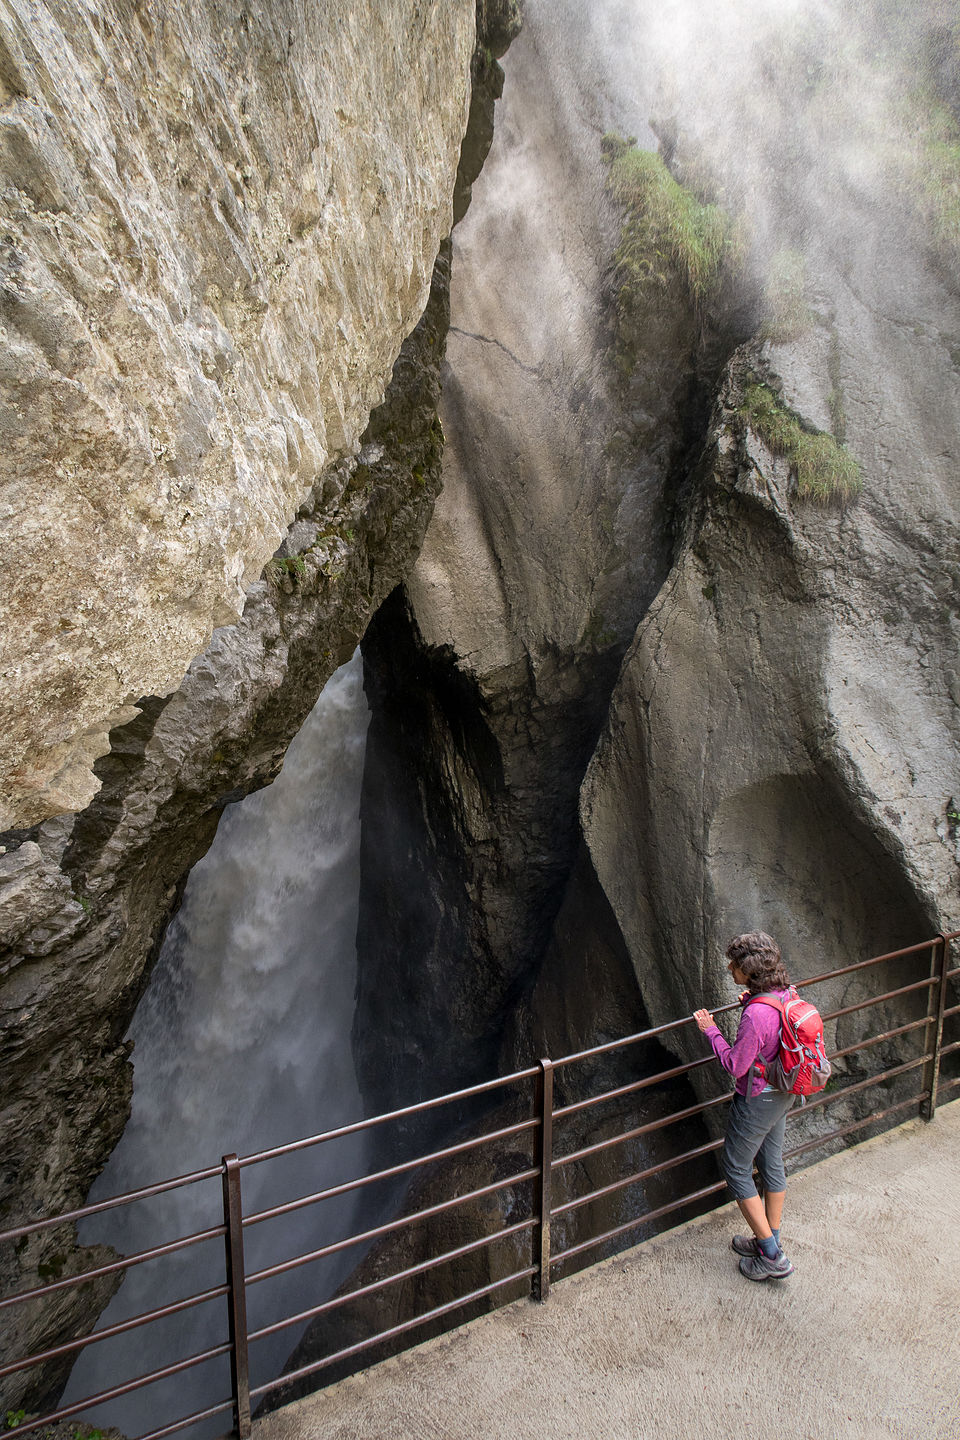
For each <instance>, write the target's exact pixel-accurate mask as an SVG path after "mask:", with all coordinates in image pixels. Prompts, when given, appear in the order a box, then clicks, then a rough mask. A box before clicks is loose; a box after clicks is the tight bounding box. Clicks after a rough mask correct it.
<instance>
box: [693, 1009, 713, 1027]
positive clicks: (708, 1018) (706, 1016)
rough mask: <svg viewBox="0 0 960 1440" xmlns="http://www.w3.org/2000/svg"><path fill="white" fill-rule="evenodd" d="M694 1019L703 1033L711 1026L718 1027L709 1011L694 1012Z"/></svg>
mask: <svg viewBox="0 0 960 1440" xmlns="http://www.w3.org/2000/svg"><path fill="white" fill-rule="evenodd" d="M693 1018H694V1020H696V1022H697V1024H698V1025H699V1027H700V1029H701V1030H703V1031H707V1030H709V1029H710V1027H711V1025H716V1023H717V1022H716V1020H714V1018H713V1016H712V1015H711V1014H710V1011H709V1010H694V1012H693Z"/></svg>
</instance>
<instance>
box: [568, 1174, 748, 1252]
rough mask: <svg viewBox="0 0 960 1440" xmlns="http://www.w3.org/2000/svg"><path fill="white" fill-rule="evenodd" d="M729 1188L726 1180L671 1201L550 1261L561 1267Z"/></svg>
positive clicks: (583, 1241) (574, 1246)
mask: <svg viewBox="0 0 960 1440" xmlns="http://www.w3.org/2000/svg"><path fill="white" fill-rule="evenodd" d="M726 1188H727V1182H726V1180H718V1181H716V1183H715V1184H713V1185H707V1186H706V1187H705V1188H704V1189H703V1190H694V1191H693V1193H692V1194H690V1195H684V1196H683V1197H682V1199H680V1200H674V1201H671V1203H670V1204H669V1205H661V1206H660V1208H659V1209H658V1210H648V1211H647V1212H646V1214H644V1215H638V1216H637V1217H636V1219H634V1220H628V1221H627V1223H626V1224H625V1225H617V1226H616V1227H615V1229H613V1230H605V1231H604V1233H603V1234H602V1235H595V1236H593V1237H592V1238H591V1239H590V1240H582V1241H581V1242H580V1244H579V1245H571V1246H570V1248H569V1249H568V1250H561V1251H560V1253H559V1254H558V1255H554V1257H553V1259H552V1260H551V1261H550V1264H551V1266H553V1265H559V1263H560V1261H561V1260H569V1259H570V1258H571V1256H573V1255H580V1254H581V1253H582V1252H583V1251H584V1250H591V1249H593V1247H594V1246H595V1245H602V1244H603V1242H604V1240H613V1239H614V1238H615V1237H616V1236H617V1235H625V1234H626V1233H627V1231H628V1230H635V1229H636V1228H637V1226H638V1225H646V1224H648V1223H649V1222H650V1221H651V1220H659V1219H660V1218H661V1216H663V1215H670V1214H672V1212H673V1211H674V1210H681V1209H682V1208H683V1206H684V1205H692V1204H694V1203H695V1201H697V1200H704V1199H706V1197H707V1196H708V1195H715V1194H716V1193H717V1191H718V1190H725V1189H726Z"/></svg>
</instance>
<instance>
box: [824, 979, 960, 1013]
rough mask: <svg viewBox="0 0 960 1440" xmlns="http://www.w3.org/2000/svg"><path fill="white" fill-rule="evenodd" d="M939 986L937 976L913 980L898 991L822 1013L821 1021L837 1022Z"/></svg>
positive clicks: (889, 991)
mask: <svg viewBox="0 0 960 1440" xmlns="http://www.w3.org/2000/svg"><path fill="white" fill-rule="evenodd" d="M939 984H940V978H939V976H937V975H934V976H933V977H932V978H930V977H928V978H927V979H926V980H914V982H913V984H911V985H901V987H900V989H899V990H887V991H885V992H884V994H883V995H871V996H870V998H869V999H868V1000H858V1001H857V1003H856V1005H845V1006H844V1007H843V1009H842V1010H827V1011H824V1013H823V1015H822V1016H821V1019H822V1020H823V1022H824V1024H826V1022H827V1021H828V1020H839V1019H840V1017H841V1016H842V1015H852V1014H853V1013H854V1011H855V1010H869V1009H870V1007H871V1006H872V1005H882V1004H883V1002H884V1001H885V1000H896V999H898V998H899V996H901V995H909V994H910V993H911V991H913V990H932V989H933V987H934V986H935V985H939Z"/></svg>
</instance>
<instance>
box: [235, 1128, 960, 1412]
mask: <svg viewBox="0 0 960 1440" xmlns="http://www.w3.org/2000/svg"><path fill="white" fill-rule="evenodd" d="M787 1207H788V1208H787V1212H786V1215H785V1220H784V1230H783V1239H784V1246H785V1248H786V1250H787V1253H788V1254H789V1255H790V1258H791V1259H792V1260H793V1262H794V1265H795V1266H796V1273H795V1274H794V1275H793V1276H792V1277H791V1278H790V1279H789V1280H786V1281H783V1282H778V1283H773V1282H766V1283H764V1284H754V1283H751V1282H750V1281H748V1280H745V1279H744V1278H743V1277H742V1276H741V1275H740V1274H739V1273H738V1271H737V1266H736V1257H735V1256H734V1254H733V1252H732V1251H731V1250H730V1249H729V1243H730V1236H731V1234H733V1233H734V1230H735V1229H742V1225H740V1224H737V1221H736V1218H735V1211H734V1210H733V1207H732V1206H729V1205H728V1206H725V1207H724V1208H723V1209H722V1210H718V1211H715V1212H714V1213H713V1214H710V1215H706V1216H702V1217H701V1218H700V1219H698V1220H694V1221H692V1222H691V1223H690V1224H688V1225H684V1226H682V1227H680V1228H679V1229H676V1230H672V1231H670V1232H669V1233H668V1234H665V1235H661V1236H659V1237H658V1238H657V1239H655V1240H652V1241H648V1242H646V1243H645V1244H643V1245H640V1246H637V1247H636V1248H635V1249H633V1250H630V1251H627V1252H625V1253H624V1254H623V1255H620V1256H617V1258H616V1259H614V1260H608V1261H606V1262H604V1263H603V1264H601V1265H598V1266H596V1267H595V1268H593V1269H592V1270H587V1271H584V1272H583V1273H582V1274H580V1275H576V1276H573V1277H571V1278H570V1279H569V1280H563V1281H560V1282H559V1284H556V1285H555V1286H554V1287H553V1289H552V1291H551V1295H550V1299H549V1301H548V1303H547V1304H546V1305H537V1304H535V1303H533V1302H530V1301H520V1302H518V1303H516V1304H514V1305H511V1306H509V1307H507V1308H505V1309H503V1310H500V1311H498V1312H497V1313H496V1314H493V1315H487V1316H484V1317H483V1318H482V1319H480V1320H476V1321H474V1322H473V1323H472V1324H470V1325H468V1326H465V1327H464V1328H463V1329H461V1330H458V1331H455V1332H454V1333H452V1334H450V1335H446V1336H443V1337H441V1338H440V1339H437V1340H431V1341H428V1342H427V1343H426V1344H424V1345H421V1346H418V1347H417V1348H416V1349H413V1350H408V1351H407V1352H406V1353H405V1354H403V1355H400V1356H397V1357H395V1358H394V1359H391V1360H388V1361H386V1362H384V1363H383V1364H382V1365H379V1366H377V1367H375V1368H374V1369H372V1370H369V1371H366V1372H365V1373H363V1374H361V1375H356V1376H353V1377H351V1378H350V1379H349V1380H345V1381H343V1382H342V1383H341V1384H339V1385H336V1386H333V1387H332V1388H330V1389H329V1390H326V1391H323V1392H321V1393H319V1394H318V1395H316V1396H313V1397H311V1398H309V1399H307V1400H302V1401H299V1402H297V1403H296V1404H294V1405H291V1406H288V1407H287V1408H286V1409H285V1410H282V1411H278V1412H276V1413H275V1414H274V1415H270V1416H268V1417H266V1418H265V1419H264V1420H262V1421H260V1422H258V1423H257V1424H256V1425H255V1427H254V1440H387V1437H390V1440H406V1437H411V1440H413V1437H417V1440H420V1437H424V1440H501V1437H502V1440H508V1437H509V1440H514V1437H516V1440H700V1437H704V1440H713V1437H716V1440H720V1437H723V1440H731V1437H737V1440H739V1437H741V1436H742V1437H744V1440H746V1437H751V1440H753V1437H760V1436H771V1437H776V1440H889V1437H897V1440H960V1101H955V1102H953V1103H952V1104H951V1105H948V1106H944V1107H943V1108H942V1109H940V1110H939V1111H938V1112H937V1115H936V1118H935V1120H934V1121H933V1122H932V1124H930V1125H925V1124H924V1123H923V1122H922V1121H914V1122H911V1123H910V1124H908V1125H905V1126H902V1127H901V1128H899V1129H898V1130H895V1131H892V1132H890V1133H889V1134H887V1135H883V1136H881V1137H879V1138H878V1139H876V1140H871V1141H868V1142H867V1143H866V1144H864V1145H861V1146H858V1147H856V1148H855V1149H851V1150H847V1151H844V1152H843V1153H842V1154H840V1155H835V1156H833V1157H832V1158H830V1159H828V1160H825V1161H823V1162H822V1163H821V1164H819V1165H816V1166H813V1167H812V1168H810V1169H807V1170H804V1171H802V1172H800V1173H799V1174H797V1175H796V1176H794V1177H793V1178H792V1180H791V1182H790V1189H789V1191H788V1196H787ZM737 1218H738V1217H737Z"/></svg>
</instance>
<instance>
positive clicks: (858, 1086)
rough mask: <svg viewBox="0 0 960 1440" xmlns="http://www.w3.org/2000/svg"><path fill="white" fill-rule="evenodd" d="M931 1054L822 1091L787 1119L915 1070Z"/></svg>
mask: <svg viewBox="0 0 960 1440" xmlns="http://www.w3.org/2000/svg"><path fill="white" fill-rule="evenodd" d="M932 1059H933V1056H932V1055H920V1056H918V1057H917V1059H916V1060H908V1061H907V1062H906V1064H905V1065H895V1066H894V1067H893V1068H892V1069H891V1070H881V1071H880V1072H879V1074H877V1075H868V1076H867V1078H866V1079H865V1080H856V1081H854V1083H853V1084H852V1085H843V1086H841V1087H840V1088H839V1089H837V1090H828V1091H824V1092H823V1093H822V1094H820V1095H815V1096H814V1097H813V1099H812V1100H808V1101H807V1103H806V1105H803V1106H797V1107H796V1108H794V1109H793V1110H791V1111H790V1112H789V1113H788V1115H787V1119H788V1120H791V1119H794V1118H795V1117H796V1116H797V1115H809V1114H810V1111H811V1110H820V1109H821V1108H822V1107H823V1106H824V1105H832V1104H833V1102H834V1100H842V1099H843V1098H844V1096H845V1095H854V1094H856V1092H857V1091H858V1090H869V1089H870V1086H871V1085H880V1084H882V1082H883V1081H884V1080H892V1079H893V1077H894V1075H904V1074H906V1072H907V1071H908V1070H916V1069H918V1068H919V1066H921V1065H926V1064H927V1062H928V1061H929V1060H932Z"/></svg>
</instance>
